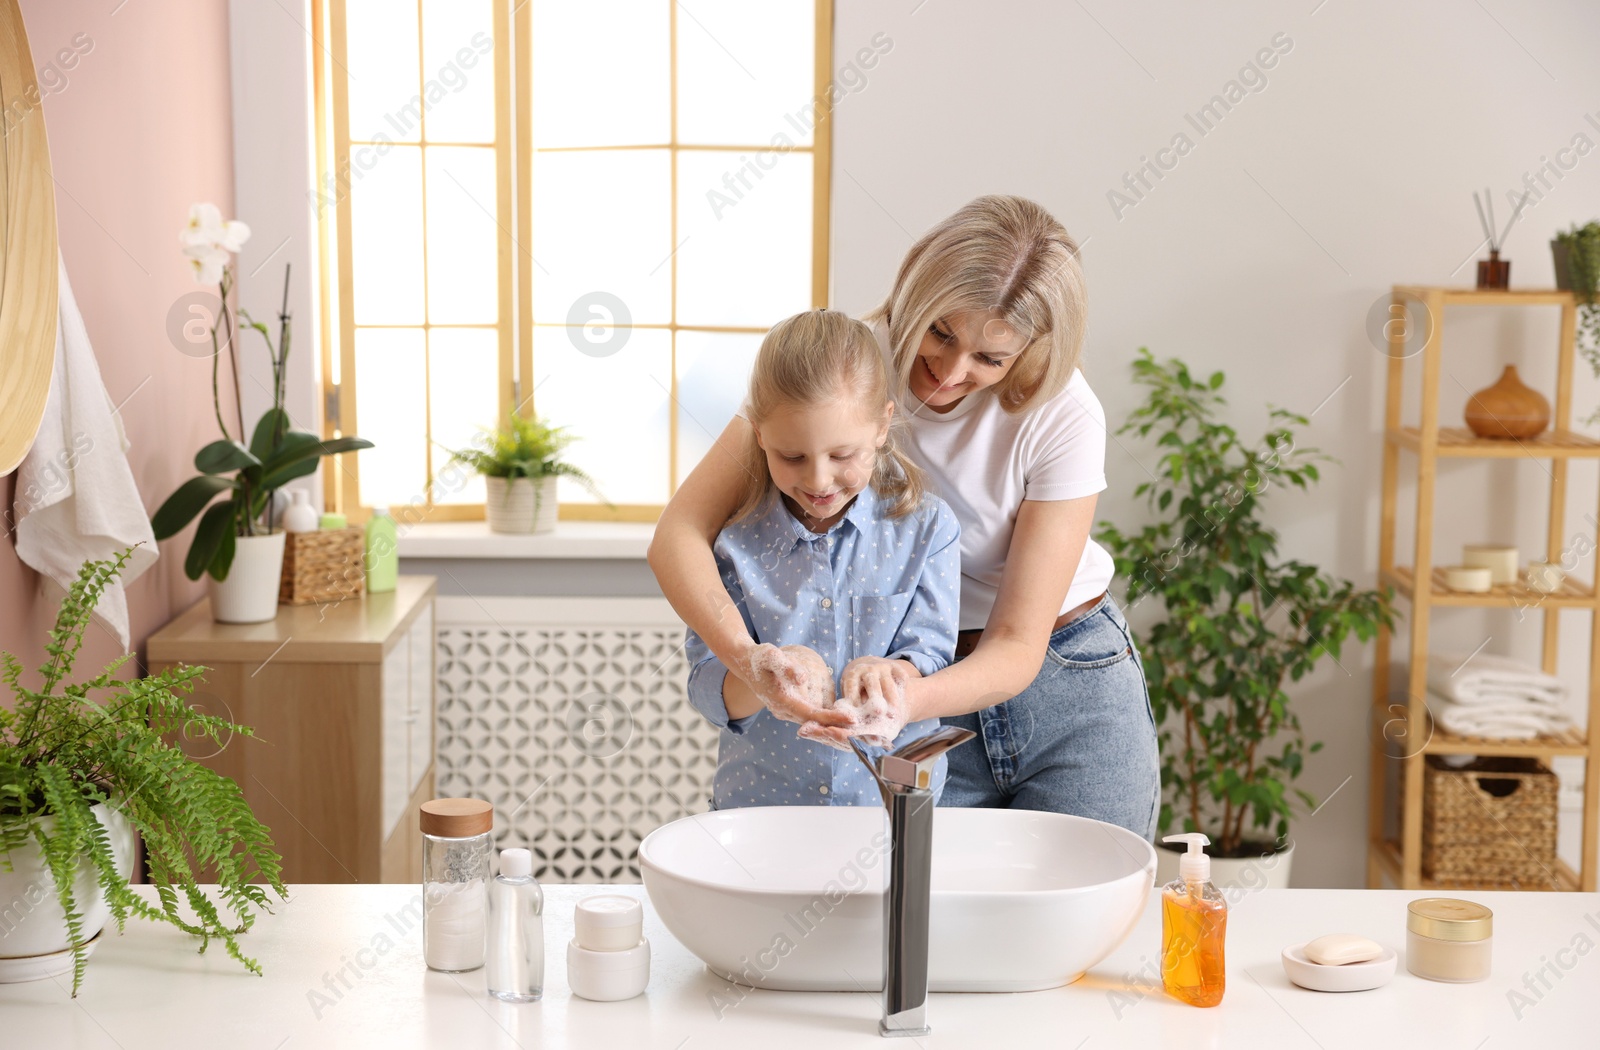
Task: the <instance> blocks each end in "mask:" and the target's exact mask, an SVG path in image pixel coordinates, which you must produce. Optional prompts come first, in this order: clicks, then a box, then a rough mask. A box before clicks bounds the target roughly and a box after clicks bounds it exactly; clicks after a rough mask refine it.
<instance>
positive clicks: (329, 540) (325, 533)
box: [278, 525, 367, 605]
mask: <svg viewBox="0 0 1600 1050" xmlns="http://www.w3.org/2000/svg"><path fill="white" fill-rule="evenodd" d="M365 540H366V533H365V531H364V530H363V529H362V528H361V526H359V525H352V526H350V527H349V528H347V529H318V530H317V531H315V532H291V533H289V535H288V537H287V538H286V542H285V543H284V545H283V579H282V582H281V583H280V584H279V586H278V603H279V604H280V605H309V604H311V603H312V602H337V601H343V600H344V599H346V598H356V597H359V596H360V595H361V593H362V592H363V591H365V590H366V589H367V573H366V564H365V561H364V558H365V553H366V542H365Z"/></svg>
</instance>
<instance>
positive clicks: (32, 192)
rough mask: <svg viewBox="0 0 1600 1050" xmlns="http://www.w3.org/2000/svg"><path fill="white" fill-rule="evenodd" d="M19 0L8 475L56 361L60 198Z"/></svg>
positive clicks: (14, 6)
mask: <svg viewBox="0 0 1600 1050" xmlns="http://www.w3.org/2000/svg"><path fill="white" fill-rule="evenodd" d="M43 101H44V99H43V96H42V95H40V93H39V79H38V76H37V75H36V74H35V73H34V68H33V54H32V52H31V51H30V50H29V49H28V34H27V30H26V29H24V28H23V25H22V11H21V9H20V8H19V7H18V0H0V154H3V156H0V207H3V209H4V212H3V214H0V224H3V228H4V231H5V236H4V238H3V239H0V477H3V476H5V475H6V474H9V473H11V472H12V471H13V470H15V469H16V468H17V464H19V463H21V462H22V458H23V457H24V456H26V455H27V454H28V449H29V448H31V447H32V446H33V439H34V436H35V435H37V434H38V432H39V421H40V420H41V419H43V418H44V408H45V401H46V399H47V398H48V397H49V396H50V370H51V367H52V365H53V364H54V363H55V353H56V321H57V317H58V315H57V299H56V296H57V294H58V292H59V289H58V288H57V286H56V275H57V268H58V266H59V265H60V262H59V259H60V256H59V254H58V250H57V243H56V193H55V182H54V180H53V179H52V178H51V176H50V146H49V143H48V142H47V141H46V140H45V134H44V108H43V105H42V103H43Z"/></svg>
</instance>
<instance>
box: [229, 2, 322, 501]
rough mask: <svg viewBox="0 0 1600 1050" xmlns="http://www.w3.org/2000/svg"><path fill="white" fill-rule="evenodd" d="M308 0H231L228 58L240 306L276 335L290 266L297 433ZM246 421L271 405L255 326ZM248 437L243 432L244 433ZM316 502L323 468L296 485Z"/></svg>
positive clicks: (308, 346)
mask: <svg viewBox="0 0 1600 1050" xmlns="http://www.w3.org/2000/svg"><path fill="white" fill-rule="evenodd" d="M310 6H311V5H310V3H309V0H289V2H287V3H284V4H279V3H263V2H262V0H229V5H228V19H229V39H230V43H231V45H232V47H231V51H232V59H233V166H234V201H235V207H236V210H237V215H236V216H230V217H237V218H239V219H242V220H244V221H245V222H247V223H249V224H250V240H249V241H248V242H247V243H246V244H245V246H244V250H243V251H242V252H240V253H239V267H238V273H239V284H240V294H239V302H240V305H242V306H243V307H244V308H245V309H247V310H249V311H250V313H251V315H252V316H253V317H254V318H255V319H256V320H258V321H261V322H262V323H263V324H265V325H266V326H267V328H268V329H269V330H270V331H271V332H272V337H273V340H274V342H276V340H277V338H278V310H279V307H280V306H281V304H282V302H283V268H284V264H285V263H287V264H290V266H291V270H290V275H289V314H290V317H291V324H292V334H291V338H290V349H289V378H288V380H287V382H286V393H285V404H284V407H285V408H286V409H287V410H288V412H289V417H290V419H292V420H293V421H294V425H295V426H296V427H297V428H298V429H300V430H308V431H311V432H312V433H320V432H321V430H322V399H321V396H320V393H319V391H320V389H321V388H320V378H319V377H320V374H321V370H320V356H319V355H320V353H321V343H322V338H321V331H320V329H319V327H318V311H317V296H318V289H317V281H318V271H317V266H316V263H317V241H316V236H317V216H316V211H315V207H314V203H313V201H314V198H313V194H312V192H311V190H312V187H313V185H314V184H313V181H312V169H313V167H314V144H313V141H312V134H311V128H312V126H313V125H312V115H311V114H312V97H311V96H312V88H311V64H310V62H311V37H310V35H309V33H308V32H307V30H308V29H309V27H310V26H311V12H310ZM239 371H240V373H241V376H242V382H241V383H240V396H241V398H242V400H243V401H244V417H245V426H246V427H250V428H253V427H254V426H255V425H256V421H257V420H258V419H260V418H261V414H262V413H263V412H265V411H266V410H267V409H268V408H270V407H271V406H272V365H271V361H270V360H269V359H268V357H267V351H266V346H265V345H264V344H263V343H262V342H261V337H260V335H258V334H257V333H255V332H247V333H245V337H244V339H243V342H242V343H241V344H240V352H239ZM246 440H247V441H248V440H249V439H248V437H246ZM290 487H291V488H304V489H305V490H306V491H307V492H308V493H310V495H311V502H312V504H313V505H315V506H319V507H320V506H321V505H322V491H321V490H322V472H321V471H318V472H317V473H315V474H313V475H311V476H310V477H308V478H306V479H305V480H303V481H298V482H295V483H294V484H293V485H291V486H290Z"/></svg>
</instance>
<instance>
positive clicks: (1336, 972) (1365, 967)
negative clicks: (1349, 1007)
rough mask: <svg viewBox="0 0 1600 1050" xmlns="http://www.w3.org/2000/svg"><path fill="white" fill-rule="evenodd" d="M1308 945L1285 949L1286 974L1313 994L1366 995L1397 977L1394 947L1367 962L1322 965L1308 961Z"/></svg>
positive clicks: (1284, 969) (1284, 968)
mask: <svg viewBox="0 0 1600 1050" xmlns="http://www.w3.org/2000/svg"><path fill="white" fill-rule="evenodd" d="M1305 947H1306V946H1305V945H1303V944H1296V945H1295V946H1293V947H1292V948H1285V949H1284V950H1283V972H1284V973H1286V974H1288V975H1289V980H1291V981H1293V982H1294V983H1295V984H1298V985H1299V986H1300V987H1302V988H1309V989H1311V990H1312V991H1314V992H1364V991H1367V990H1368V989H1371V988H1381V987H1382V986H1383V985H1386V984H1388V983H1389V980H1390V978H1392V977H1393V976H1394V967H1395V961H1396V959H1397V958H1398V956H1396V955H1395V952H1394V949H1393V948H1385V949H1384V950H1383V954H1382V955H1380V956H1378V957H1377V958H1376V959H1371V960H1368V961H1367V962H1359V963H1345V964H1344V965H1343V966H1323V965H1321V964H1320V963H1314V962H1312V961H1311V960H1310V959H1308V958H1306V953H1305Z"/></svg>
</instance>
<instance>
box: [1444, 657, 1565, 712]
mask: <svg viewBox="0 0 1600 1050" xmlns="http://www.w3.org/2000/svg"><path fill="white" fill-rule="evenodd" d="M1428 688H1429V689H1432V690H1433V691H1434V692H1436V693H1438V694H1439V695H1440V696H1444V697H1448V698H1449V699H1451V700H1454V701H1455V702H1456V703H1458V704H1467V705H1473V704H1497V703H1511V702H1515V701H1518V700H1530V699H1531V700H1550V701H1554V702H1555V703H1558V704H1565V703H1566V700H1567V687H1566V685H1565V684H1563V683H1562V681H1561V679H1559V678H1557V677H1556V676H1555V675H1549V674H1545V673H1544V672H1543V671H1541V670H1539V669H1538V668H1537V667H1535V666H1533V665H1532V664H1528V663H1523V662H1522V661H1521V660H1513V659H1512V658H1511V657H1509V656H1494V655H1491V654H1489V653H1478V654H1476V655H1473V654H1471V653H1433V654H1431V655H1429V657H1428Z"/></svg>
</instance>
